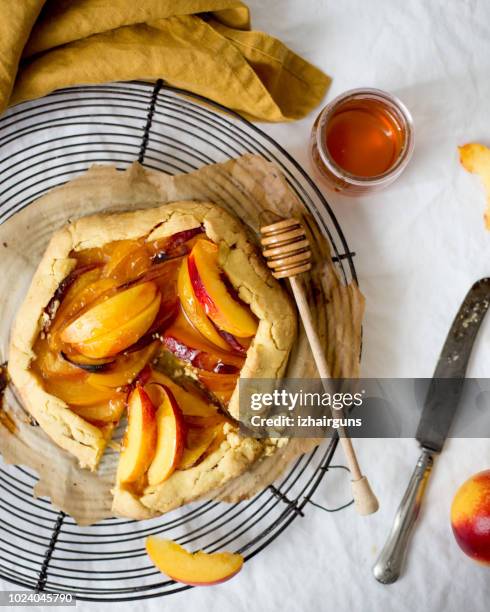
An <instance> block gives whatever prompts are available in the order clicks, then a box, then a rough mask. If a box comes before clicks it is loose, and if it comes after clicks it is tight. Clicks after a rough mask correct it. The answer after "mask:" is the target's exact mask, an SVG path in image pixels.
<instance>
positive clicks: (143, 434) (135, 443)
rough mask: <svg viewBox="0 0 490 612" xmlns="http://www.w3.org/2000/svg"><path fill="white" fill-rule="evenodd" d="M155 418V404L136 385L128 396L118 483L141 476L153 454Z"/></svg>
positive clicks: (155, 428) (155, 437)
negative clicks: (126, 420) (126, 424)
mask: <svg viewBox="0 0 490 612" xmlns="http://www.w3.org/2000/svg"><path fill="white" fill-rule="evenodd" d="M156 445H157V419H156V411H155V406H154V405H153V403H152V402H151V400H150V398H149V397H148V394H147V393H146V391H144V389H143V388H142V387H136V388H135V389H134V390H133V391H132V392H131V395H130V396H129V400H128V427H127V429H126V433H125V434H124V439H123V449H122V451H121V456H120V458H119V464H118V467H117V480H118V482H119V483H121V484H125V483H130V482H134V481H135V480H138V479H139V478H141V476H143V474H144V473H145V472H146V470H147V469H148V467H149V465H150V463H151V462H152V460H153V457H154V456H155V451H156Z"/></svg>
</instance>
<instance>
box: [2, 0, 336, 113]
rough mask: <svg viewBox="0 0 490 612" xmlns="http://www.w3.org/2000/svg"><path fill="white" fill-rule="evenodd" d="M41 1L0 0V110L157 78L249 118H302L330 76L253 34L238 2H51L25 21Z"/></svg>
mask: <svg viewBox="0 0 490 612" xmlns="http://www.w3.org/2000/svg"><path fill="white" fill-rule="evenodd" d="M43 4H44V2H42V1H41V0H37V1H36V0H29V1H28V0H24V1H23V2H19V3H17V2H12V3H11V2H8V1H7V0H0V58H1V59H0V70H1V72H0V79H1V80H0V111H3V110H4V108H5V107H6V106H7V105H10V104H15V103H17V102H21V101H24V100H30V99H33V98H37V97H40V96H43V95H45V94H47V93H49V92H50V91H53V90H55V89H59V88H61V87H68V86H70V85H79V84H93V83H103V82H108V81H124V80H132V79H145V80H156V79H158V78H161V79H164V80H165V81H166V82H168V83H170V84H171V85H175V86H178V87H182V88H184V89H188V90H190V91H194V92H196V93H199V94H202V95H204V96H207V97H209V98H211V99H213V100H215V101H217V102H220V103H221V104H223V105H225V106H227V107H228V108H232V109H234V110H237V111H239V112H241V113H242V114H244V115H246V116H248V117H250V118H254V119H259V120H265V121H284V120H291V119H298V118H300V117H303V116H304V115H306V114H307V113H308V112H309V111H310V110H311V109H312V108H314V107H315V106H316V105H317V104H318V103H319V102H320V101H321V99H322V98H323V96H324V94H325V92H326V89H327V87H328V85H329V83H330V79H329V77H327V76H326V75H325V74H323V73H322V72H321V71H320V70H318V69H317V68H315V67H314V66H312V65H311V64H309V63H308V62H306V61H305V60H303V59H302V58H300V57H299V56H298V55H296V54H294V53H293V52H292V51H291V50H289V49H288V48H287V47H286V46H284V45H283V44H282V43H281V42H280V41H279V40H277V39H275V38H272V37H270V36H268V35H267V34H264V33H262V32H255V31H250V29H249V28H250V16H249V11H248V8H247V7H246V6H245V5H244V4H243V3H242V2H240V1H238V0H112V1H111V2H107V1H104V0H48V1H47V2H46V3H45V6H44V8H43V10H42V12H41V14H40V16H39V19H38V20H37V22H36V24H35V25H34V27H33V28H32V26H33V23H34V21H35V18H36V16H37V14H38V13H39V11H40V10H41V8H42V5H43ZM14 5H17V6H18V8H17V10H14V8H13V7H14ZM29 9H30V10H29ZM19 15H20V17H19ZM14 16H15V22H14V21H13V20H14ZM31 28H32V32H31ZM11 30H13V31H14V32H11V33H10V39H9V40H10V45H11V46H12V48H15V53H14V54H13V57H12V58H10V59H9V61H8V62H5V66H4V61H3V56H4V51H5V49H4V46H5V45H4V40H5V38H4V34H7V33H8V32H10V31H11ZM29 35H30V37H29ZM26 41H27V43H26ZM24 45H25V47H24ZM21 49H24V51H23V58H22V60H21V62H20V65H19V64H18V60H19V55H20V50H21ZM11 53H12V51H11ZM7 55H8V54H7ZM17 66H18V70H17ZM14 80H15V85H13V83H14ZM12 86H13V91H12Z"/></svg>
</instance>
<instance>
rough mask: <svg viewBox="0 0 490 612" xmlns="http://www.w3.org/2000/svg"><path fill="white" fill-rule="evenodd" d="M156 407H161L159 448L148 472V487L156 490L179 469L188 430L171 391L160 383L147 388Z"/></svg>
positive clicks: (157, 415)
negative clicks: (156, 487)
mask: <svg viewBox="0 0 490 612" xmlns="http://www.w3.org/2000/svg"><path fill="white" fill-rule="evenodd" d="M145 391H146V392H147V393H148V395H149V396H150V398H151V400H152V403H153V405H154V406H156V407H158V409H157V414H156V421H157V431H158V436H157V446H156V451H155V455H154V457H153V460H152V462H151V464H150V466H149V468H148V474H147V477H148V484H149V485H150V486H156V485H158V484H160V483H161V482H163V481H164V480H167V478H168V477H169V476H170V475H171V474H172V473H173V472H174V470H175V469H176V467H177V466H178V465H179V463H180V460H181V458H182V453H183V451H184V444H185V436H186V427H185V423H184V417H183V415H182V411H181V409H180V407H179V405H178V404H177V402H176V400H175V398H174V396H173V394H172V392H171V391H170V389H169V388H168V387H165V386H163V385H160V384H158V383H150V384H148V385H146V386H145Z"/></svg>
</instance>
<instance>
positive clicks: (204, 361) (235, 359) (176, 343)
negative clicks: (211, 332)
mask: <svg viewBox="0 0 490 612" xmlns="http://www.w3.org/2000/svg"><path fill="white" fill-rule="evenodd" d="M163 344H164V346H165V347H166V348H167V349H168V350H169V351H170V352H171V353H173V354H174V355H175V356H176V357H178V358H179V359H182V361H187V362H188V363H190V364H192V365H193V366H195V367H196V368H202V369H204V370H209V371H211V372H213V371H219V370H220V369H223V367H220V366H224V365H226V366H228V371H229V372H239V371H240V369H241V368H242V366H243V363H244V358H243V357H241V356H239V355H236V354H234V353H231V352H230V351H228V352H225V351H221V350H219V349H218V348H217V347H216V346H213V345H211V344H209V343H208V342H206V341H205V340H204V338H203V337H202V336H201V334H200V333H199V332H197V331H196V329H195V328H194V327H192V326H191V324H190V323H189V322H188V320H187V318H186V316H185V315H184V314H183V313H182V312H179V314H178V315H177V317H176V319H175V320H174V322H173V323H172V325H171V326H170V327H168V328H167V329H166V330H165V332H164V333H163Z"/></svg>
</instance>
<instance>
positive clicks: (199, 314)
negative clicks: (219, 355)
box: [177, 257, 230, 351]
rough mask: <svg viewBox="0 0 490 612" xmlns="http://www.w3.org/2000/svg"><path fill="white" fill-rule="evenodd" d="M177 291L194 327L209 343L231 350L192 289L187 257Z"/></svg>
mask: <svg viewBox="0 0 490 612" xmlns="http://www.w3.org/2000/svg"><path fill="white" fill-rule="evenodd" d="M177 291H178V294H179V299H180V303H181V304H182V308H183V309H184V312H185V314H186V315H187V317H188V318H189V321H190V322H191V323H192V325H194V327H195V328H196V329H197V331H198V332H200V333H201V334H202V335H203V336H204V337H205V338H206V339H207V340H209V342H211V343H212V344H214V345H216V346H218V347H219V348H220V349H222V350H224V351H228V350H230V346H229V344H228V343H227V342H225V340H224V339H223V338H222V337H221V336H220V335H219V333H218V332H217V330H216V328H215V327H214V325H213V324H212V323H211V321H210V320H209V319H208V316H207V315H206V311H205V310H204V308H203V306H202V305H201V303H200V302H199V301H198V299H197V298H196V295H195V293H194V289H193V288H192V283H191V278H190V276H189V267H188V258H187V257H186V258H185V259H184V260H183V262H182V265H181V266H180V270H179V278H178V283H177Z"/></svg>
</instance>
